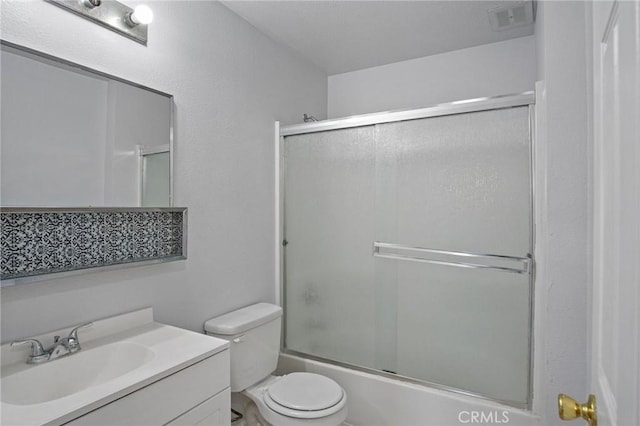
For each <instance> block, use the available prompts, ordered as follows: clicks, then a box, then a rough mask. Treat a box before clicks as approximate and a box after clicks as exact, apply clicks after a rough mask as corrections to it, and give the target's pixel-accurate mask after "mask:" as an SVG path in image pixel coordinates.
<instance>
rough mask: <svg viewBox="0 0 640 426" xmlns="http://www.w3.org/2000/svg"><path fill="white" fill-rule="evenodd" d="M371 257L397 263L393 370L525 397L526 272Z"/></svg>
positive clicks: (513, 397)
mask: <svg viewBox="0 0 640 426" xmlns="http://www.w3.org/2000/svg"><path fill="white" fill-rule="evenodd" d="M376 261H377V262H380V263H390V264H395V265H394V266H396V267H397V303H398V304H397V306H398V310H397V320H396V321H397V333H398V334H397V346H396V347H395V348H392V349H391V350H393V351H394V352H395V356H396V357H397V366H396V370H395V372H396V373H397V374H399V375H402V376H407V377H413V378H416V379H420V380H425V381H428V382H432V383H437V384H440V385H446V386H450V387H453V388H457V389H464V390H467V391H471V392H475V393H478V394H481V395H485V396H489V397H491V398H495V399H500V400H505V401H514V402H520V403H525V402H526V401H527V395H528V373H529V315H528V312H529V277H528V275H518V274H512V273H505V272H501V271H495V270H477V269H468V268H455V267H450V266H440V265H429V264H424V263H416V262H408V261H401V260H391V259H377V260H376Z"/></svg>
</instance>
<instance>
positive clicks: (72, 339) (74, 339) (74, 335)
mask: <svg viewBox="0 0 640 426" xmlns="http://www.w3.org/2000/svg"><path fill="white" fill-rule="evenodd" d="M92 325H93V323H92V322H87V323H84V324H81V325H79V326H77V327H76V328H74V329H73V330H71V332H70V333H69V337H67V339H68V341H69V343H71V342H73V344H74V345H80V340H78V330H80V329H82V328H88V327H91V326H92Z"/></svg>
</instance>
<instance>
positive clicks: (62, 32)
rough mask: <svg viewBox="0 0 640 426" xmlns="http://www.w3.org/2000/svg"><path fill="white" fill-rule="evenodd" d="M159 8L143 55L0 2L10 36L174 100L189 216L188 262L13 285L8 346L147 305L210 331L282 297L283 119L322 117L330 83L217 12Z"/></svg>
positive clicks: (205, 5) (6, 312)
mask: <svg viewBox="0 0 640 426" xmlns="http://www.w3.org/2000/svg"><path fill="white" fill-rule="evenodd" d="M135 3H136V2H134V1H132V2H131V3H128V4H129V5H130V6H132V5H133V6H134V5H135ZM152 7H153V10H154V14H155V21H154V23H153V24H152V25H151V27H150V29H149V43H148V46H147V47H145V46H142V45H140V44H138V43H135V42H132V41H131V40H129V39H126V38H124V37H121V36H119V35H117V34H115V33H113V32H111V31H108V30H106V29H104V28H102V27H99V26H97V25H95V24H93V23H91V22H89V21H87V20H84V19H81V18H79V17H77V16H75V15H73V14H71V13H68V12H66V11H64V10H62V9H60V8H58V7H55V6H53V5H51V4H49V3H46V2H42V1H6V0H3V1H2V14H1V19H2V21H1V26H0V27H1V28H2V33H1V34H0V36H1V37H2V38H3V39H6V40H8V41H10V42H14V43H17V44H22V45H26V46H28V47H31V48H33V49H37V50H41V51H44V52H46V53H49V54H52V55H56V56H60V57H62V58H65V59H68V60H71V61H75V62H78V63H81V64H83V65H85V66H88V67H91V68H95V69H98V70H101V71H104V72H106V73H111V74H114V75H118V76H120V77H122V78H125V79H128V80H131V81H135V82H138V83H141V84H144V85H147V86H150V87H153V88H156V89H158V90H161V91H164V92H167V93H171V94H173V95H174V96H175V103H176V168H175V173H176V182H175V192H176V202H175V204H176V205H177V206H187V207H188V208H189V235H188V238H189V245H188V250H189V259H188V260H187V261H186V262H175V263H170V264H164V265H154V266H146V267H139V268H131V269H126V270H119V271H112V272H101V273H90V274H87V275H82V276H78V277H73V278H67V279H58V280H50V281H44V282H40V283H34V284H28V285H24V286H18V287H10V288H3V289H2V291H1V297H2V306H1V308H2V309H1V310H2V341H3V342H6V341H9V340H11V339H14V338H18V337H25V336H30V335H35V334H38V333H41V332H46V331H48V330H52V329H57V328H61V327H63V326H66V325H69V324H77V323H79V322H82V321H86V320H90V319H96V318H100V317H105V316H109V315H114V314H117V313H120V312H124V311H129V310H133V309H136V308H139V307H143V306H151V305H152V306H153V307H154V309H155V316H156V319H157V320H159V321H162V322H165V323H169V324H173V325H176V326H180V327H184V328H187V329H192V330H198V331H200V330H201V329H202V323H203V321H204V320H205V319H207V318H209V317H211V316H214V315H217V314H221V313H223V312H226V311H229V310H231V309H234V308H237V307H240V306H243V305H248V304H250V303H253V302H256V301H273V300H274V288H275V283H274V261H273V259H274V244H273V239H274V226H273V223H274V221H275V218H274V207H273V197H274V185H273V175H274V162H273V157H274V152H273V149H274V146H273V145H274V144H273V123H274V120H280V121H281V122H283V123H285V124H291V123H296V122H300V121H301V117H302V113H303V112H304V111H324V110H326V94H327V92H326V90H327V76H326V75H325V74H324V73H322V72H320V71H319V70H318V69H317V68H315V67H314V66H312V65H310V64H308V63H307V62H305V61H303V60H302V59H300V58H299V57H296V56H294V55H293V54H292V53H291V52H290V51H288V50H285V49H283V48H281V47H279V46H278V45H276V44H275V43H274V42H272V41H271V40H270V39H269V38H267V37H266V36H264V35H262V34H261V33H259V32H258V31H257V30H255V29H254V28H253V27H251V26H250V25H249V24H247V23H246V22H245V21H243V20H242V19H240V18H239V17H238V16H236V15H234V14H233V13H231V12H230V11H229V10H228V9H226V8H225V7H224V6H222V5H220V4H219V3H216V2H172V1H166V2H165V1H156V2H153V3H152ZM318 118H324V117H318Z"/></svg>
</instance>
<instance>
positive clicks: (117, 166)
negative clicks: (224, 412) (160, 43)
mask: <svg viewBox="0 0 640 426" xmlns="http://www.w3.org/2000/svg"><path fill="white" fill-rule="evenodd" d="M1 55H2V57H1V61H0V64H1V67H2V70H1V75H2V79H1V80H2V87H1V89H2V92H1V93H2V99H1V114H2V117H1V118H2V134H1V147H0V148H1V151H0V152H1V176H0V177H1V180H0V184H1V187H0V205H1V206H3V207H25V206H28V207H41V206H49V207H50V206H65V207H89V206H91V207H170V206H172V205H173V203H172V175H173V173H172V167H173V136H172V131H173V124H172V117H173V97H172V96H171V95H169V94H166V93H162V92H160V91H157V90H154V89H150V88H148V87H144V86H141V85H138V84H135V83H132V82H129V81H126V80H124V79H121V78H119V77H115V76H111V75H108V74H105V73H102V72H99V71H95V70H92V69H89V68H87V67H84V66H82V65H78V64H75V63H72V62H69V61H66V60H63V59H60V58H56V57H52V56H49V55H46V54H43V53H41V52H37V51H33V50H31V49H28V48H25V47H22V46H18V45H15V44H13V43H9V42H6V41H4V40H3V41H2V43H1Z"/></svg>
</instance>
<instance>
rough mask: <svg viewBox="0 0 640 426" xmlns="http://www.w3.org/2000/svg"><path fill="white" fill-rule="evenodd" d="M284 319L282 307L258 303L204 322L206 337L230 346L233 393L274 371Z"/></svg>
mask: <svg viewBox="0 0 640 426" xmlns="http://www.w3.org/2000/svg"><path fill="white" fill-rule="evenodd" d="M281 320H282V308H281V307H280V306H276V305H272V304H270V303H256V304H255V305H251V306H247V307H246V308H242V309H238V310H236V311H232V312H229V313H226V314H224V315H221V316H219V317H215V318H212V319H210V320H208V321H207V322H205V323H204V330H205V333H206V334H208V335H211V336H215V337H218V338H221V339H225V340H228V341H229V343H230V346H231V347H230V349H231V351H230V356H231V392H240V391H242V390H244V389H246V388H248V387H249V386H252V385H254V384H256V383H258V382H259V381H261V380H262V379H264V378H266V377H267V376H269V375H270V374H271V373H273V372H274V371H275V369H276V366H277V364H278V355H279V354H280V327H281Z"/></svg>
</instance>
